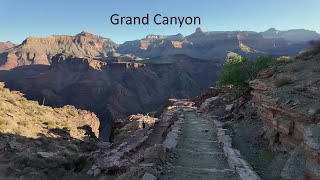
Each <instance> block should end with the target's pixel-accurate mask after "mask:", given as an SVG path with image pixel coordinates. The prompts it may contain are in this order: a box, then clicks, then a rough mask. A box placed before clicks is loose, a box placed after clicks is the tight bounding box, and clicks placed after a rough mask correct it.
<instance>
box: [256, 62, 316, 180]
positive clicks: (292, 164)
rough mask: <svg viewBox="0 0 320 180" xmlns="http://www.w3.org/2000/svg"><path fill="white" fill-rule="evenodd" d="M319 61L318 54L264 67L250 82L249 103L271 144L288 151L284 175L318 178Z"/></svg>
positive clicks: (288, 177) (293, 177)
mask: <svg viewBox="0 0 320 180" xmlns="http://www.w3.org/2000/svg"><path fill="white" fill-rule="evenodd" d="M319 72H320V64H319V59H318V58H311V59H309V60H297V61H295V62H293V63H289V64H287V65H284V66H280V67H277V68H273V69H267V70H264V71H262V72H261V73H260V75H259V79H256V80H254V81H252V82H250V85H251V87H252V88H253V89H254V90H253V91H252V95H253V99H252V101H253V106H254V107H256V108H257V110H258V111H257V112H258V115H259V117H260V118H261V119H262V121H263V124H264V130H265V137H266V138H267V139H268V140H269V143H270V145H272V146H282V147H285V148H286V149H287V151H292V152H291V154H290V157H289V159H288V161H287V163H286V165H285V168H284V169H283V170H282V177H283V178H284V179H310V178H313V179H319V178H320V174H319V170H320V165H319V150H320V148H319V147H320V145H319V132H320V131H319V129H320V128H319V127H320V124H319V122H320V114H319V113H320V103H319V102H320V93H319V92H320V84H319V82H320V74H319Z"/></svg>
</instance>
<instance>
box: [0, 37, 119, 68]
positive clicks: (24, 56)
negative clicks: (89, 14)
mask: <svg viewBox="0 0 320 180" xmlns="http://www.w3.org/2000/svg"><path fill="white" fill-rule="evenodd" d="M116 47H117V44H115V43H114V42H112V41H111V40H110V39H107V38H103V37H101V36H97V35H93V34H91V33H89V32H81V33H79V34H77V35H75V36H67V35H52V36H49V37H45V38H38V37H28V38H27V39H26V40H24V41H23V42H22V44H20V45H18V46H16V47H14V48H11V49H8V50H6V51H4V52H3V53H1V54H0V70H1V69H2V70H3V69H4V70H8V69H12V68H15V67H17V66H22V65H37V64H42V65H43V64H44V65H49V64H51V58H52V57H53V56H55V55H57V54H60V53H65V54H69V55H73V56H75V57H99V58H105V57H108V55H109V54H112V53H113V52H114V51H115V48H116Z"/></svg>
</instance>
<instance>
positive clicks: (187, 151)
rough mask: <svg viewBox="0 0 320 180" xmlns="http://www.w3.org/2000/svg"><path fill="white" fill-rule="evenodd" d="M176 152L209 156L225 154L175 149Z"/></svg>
mask: <svg viewBox="0 0 320 180" xmlns="http://www.w3.org/2000/svg"><path fill="white" fill-rule="evenodd" d="M174 151H175V152H176V153H182V152H184V153H190V154H208V155H223V154H224V153H223V152H212V151H194V150H190V149H185V148H184V149H179V148H176V149H174Z"/></svg>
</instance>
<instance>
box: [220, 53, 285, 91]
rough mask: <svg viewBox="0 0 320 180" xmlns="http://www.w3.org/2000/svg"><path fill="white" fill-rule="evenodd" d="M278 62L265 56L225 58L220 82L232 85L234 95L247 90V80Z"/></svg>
mask: <svg viewBox="0 0 320 180" xmlns="http://www.w3.org/2000/svg"><path fill="white" fill-rule="evenodd" d="M278 63H279V61H277V60H276V59H274V58H272V57H270V56H266V57H259V58H257V59H256V60H254V61H252V60H249V59H246V58H243V57H242V56H234V57H232V58H230V59H227V60H226V61H225V63H224V65H223V71H222V73H221V75H220V84H221V85H223V86H232V87H233V88H234V92H235V93H236V95H240V94H242V93H244V92H245V91H247V90H249V81H250V80H253V79H255V78H256V76H257V74H258V72H259V71H261V70H263V69H266V68H268V67H271V66H275V65H277V64H278Z"/></svg>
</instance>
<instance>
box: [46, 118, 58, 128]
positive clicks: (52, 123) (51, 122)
mask: <svg viewBox="0 0 320 180" xmlns="http://www.w3.org/2000/svg"><path fill="white" fill-rule="evenodd" d="M43 124H44V125H47V126H48V128H49V129H53V128H55V127H56V126H57V124H56V122H55V121H52V120H49V121H47V122H44V123H43Z"/></svg>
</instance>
